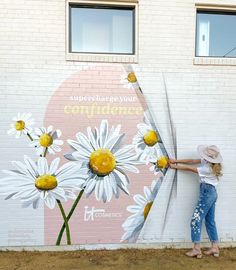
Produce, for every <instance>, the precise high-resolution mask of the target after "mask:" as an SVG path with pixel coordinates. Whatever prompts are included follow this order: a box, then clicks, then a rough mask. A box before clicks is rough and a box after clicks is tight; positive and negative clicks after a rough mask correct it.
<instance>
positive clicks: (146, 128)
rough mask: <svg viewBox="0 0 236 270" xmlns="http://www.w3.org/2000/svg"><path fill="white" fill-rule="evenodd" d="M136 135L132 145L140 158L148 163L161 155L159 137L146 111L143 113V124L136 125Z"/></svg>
mask: <svg viewBox="0 0 236 270" xmlns="http://www.w3.org/2000/svg"><path fill="white" fill-rule="evenodd" d="M137 128H138V133H137V134H136V135H135V136H134V138H133V144H134V146H135V149H136V151H137V153H139V154H141V156H140V158H141V159H143V160H146V161H147V162H149V159H150V158H151V157H153V156H156V155H161V153H162V150H163V149H161V148H160V143H161V140H160V136H159V133H158V131H157V128H156V126H155V124H154V123H153V121H152V120H151V117H150V114H149V112H148V111H146V112H144V122H143V123H140V124H138V125H137Z"/></svg>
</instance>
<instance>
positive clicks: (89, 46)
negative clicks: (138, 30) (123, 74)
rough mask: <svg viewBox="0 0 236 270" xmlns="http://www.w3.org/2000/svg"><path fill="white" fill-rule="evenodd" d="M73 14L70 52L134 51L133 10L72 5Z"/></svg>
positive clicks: (118, 52)
mask: <svg viewBox="0 0 236 270" xmlns="http://www.w3.org/2000/svg"><path fill="white" fill-rule="evenodd" d="M70 16H71V18H70V35H71V37H70V48H71V52H81V53H117V54H133V53H134V44H133V41H134V25H133V22H134V9H131V8H128V9H124V8H106V7H96V8H95V7H81V6H71V9H70Z"/></svg>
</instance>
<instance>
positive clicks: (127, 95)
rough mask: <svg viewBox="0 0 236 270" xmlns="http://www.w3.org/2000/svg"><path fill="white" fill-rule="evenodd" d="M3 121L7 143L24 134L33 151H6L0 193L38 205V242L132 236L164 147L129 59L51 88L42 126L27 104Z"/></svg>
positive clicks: (150, 197) (159, 178)
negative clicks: (8, 121) (6, 125)
mask: <svg viewBox="0 0 236 270" xmlns="http://www.w3.org/2000/svg"><path fill="white" fill-rule="evenodd" d="M10 125H11V127H10V129H9V130H8V135H9V136H12V144H14V140H15V139H17V140H21V139H22V137H27V138H28V141H29V143H28V144H27V143H26V144H25V145H23V146H22V148H23V149H24V147H25V148H27V147H32V148H34V150H35V154H34V155H33V156H27V155H24V151H22V159H21V160H17V161H15V160H14V157H12V161H10V162H11V166H12V169H10V170H3V173H4V175H5V176H4V177H3V178H1V179H0V195H1V196H4V198H5V199H6V200H8V201H9V200H15V201H16V202H17V203H19V204H21V209H22V211H24V209H26V208H33V209H34V211H38V210H39V209H43V216H42V219H43V224H44V225H43V232H44V240H43V244H44V245H62V244H68V245H70V244H88V243H91V244H93V243H94V244H95V243H120V242H122V243H134V242H136V241H137V240H138V237H139V235H140V233H141V231H142V230H143V228H144V225H145V222H146V220H147V218H148V215H149V213H150V210H151V208H152V205H153V203H154V201H155V199H156V198H157V197H158V194H159V192H161V186H162V183H163V181H164V179H165V176H166V174H167V172H168V171H169V170H168V157H169V154H168V153H167V150H166V147H165V145H164V142H163V141H162V138H161V134H160V132H159V130H158V128H157V125H156V124H155V122H154V120H153V118H152V115H151V112H150V110H149V109H148V105H147V103H146V101H145V97H144V95H143V93H142V90H141V88H140V86H139V84H138V80H137V78H136V75H135V73H134V71H133V69H132V67H131V66H123V65H104V66H91V67H88V68H86V69H83V70H81V71H79V72H78V73H76V74H74V75H72V76H71V77H69V78H68V79H67V80H65V81H64V82H63V83H62V84H61V85H60V87H59V88H58V89H56V91H55V92H54V94H53V95H52V97H51V98H50V100H49V102H48V105H47V108H46V110H45V114H44V126H39V125H38V123H37V122H35V121H34V115H33V114H32V113H31V112H27V111H26V112H19V113H18V114H17V115H16V116H15V117H13V119H12V123H11V124H10ZM172 180H173V177H172ZM172 180H171V181H172ZM172 182H174V181H172ZM170 196H171V194H168V197H170ZM167 210H168V209H165V212H167ZM158 218H160V217H158V214H157V215H156V219H158Z"/></svg>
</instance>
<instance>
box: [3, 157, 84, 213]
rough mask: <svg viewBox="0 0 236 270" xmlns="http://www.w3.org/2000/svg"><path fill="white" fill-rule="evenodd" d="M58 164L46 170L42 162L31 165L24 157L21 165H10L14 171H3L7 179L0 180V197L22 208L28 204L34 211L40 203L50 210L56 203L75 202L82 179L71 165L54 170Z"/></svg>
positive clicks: (75, 166) (43, 159)
mask: <svg viewBox="0 0 236 270" xmlns="http://www.w3.org/2000/svg"><path fill="white" fill-rule="evenodd" d="M59 162H60V158H56V159H54V160H53V161H52V162H51V165H50V166H49V165H48V163H47V160H46V158H43V157H40V158H39V159H38V162H34V161H33V160H31V159H30V158H29V157H27V156H24V163H22V162H19V161H13V162H12V164H13V166H14V167H15V169H16V170H4V171H3V172H4V173H5V174H7V175H8V176H6V177H5V178H3V179H0V194H1V195H6V196H7V197H6V199H10V198H12V199H20V200H21V201H22V202H23V205H22V206H23V207H28V206H30V205H31V204H32V205H33V208H37V207H38V205H39V202H40V200H43V201H44V202H45V204H46V205H47V206H48V207H49V208H51V209H52V208H54V206H55V203H56V200H60V201H67V199H69V198H71V199H75V198H76V196H75V194H74V193H73V192H74V191H75V190H79V189H81V187H82V186H83V184H84V181H85V180H84V179H83V178H85V177H86V176H84V175H82V174H81V173H80V170H79V167H78V165H76V164H75V163H74V162H68V163H66V164H64V165H62V166H61V167H60V168H58V164H59ZM78 175H79V177H78Z"/></svg>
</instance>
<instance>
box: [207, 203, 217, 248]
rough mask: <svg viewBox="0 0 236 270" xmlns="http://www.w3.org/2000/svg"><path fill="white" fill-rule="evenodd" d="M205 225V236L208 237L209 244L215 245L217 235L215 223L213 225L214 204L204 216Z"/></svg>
mask: <svg viewBox="0 0 236 270" xmlns="http://www.w3.org/2000/svg"><path fill="white" fill-rule="evenodd" d="M205 225H206V230H207V234H208V236H209V239H210V241H211V243H212V244H214V243H215V244H217V243H218V234H217V229H216V223H215V202H214V203H213V205H212V206H211V208H210V209H209V211H208V213H207V214H206V217H205Z"/></svg>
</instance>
